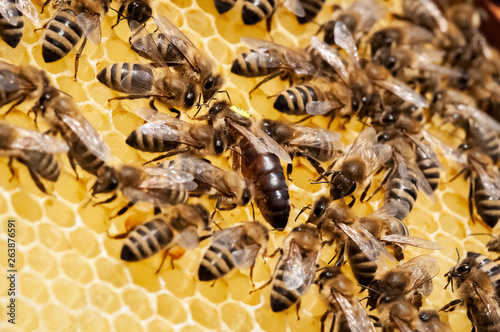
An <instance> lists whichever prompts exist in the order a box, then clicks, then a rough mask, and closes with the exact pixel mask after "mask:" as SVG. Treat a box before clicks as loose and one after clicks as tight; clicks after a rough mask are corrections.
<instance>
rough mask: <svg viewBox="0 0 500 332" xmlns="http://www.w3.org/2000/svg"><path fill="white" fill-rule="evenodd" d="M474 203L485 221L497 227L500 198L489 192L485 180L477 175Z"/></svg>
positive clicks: (499, 215)
mask: <svg viewBox="0 0 500 332" xmlns="http://www.w3.org/2000/svg"><path fill="white" fill-rule="evenodd" d="M470 181H474V192H473V193H472V194H473V195H474V197H473V198H474V203H475V205H476V210H477V213H478V214H479V216H480V217H481V218H482V219H483V221H484V222H485V223H486V224H487V225H488V226H490V227H492V228H493V227H495V225H496V224H497V222H498V219H500V200H499V199H498V198H495V197H492V196H491V195H490V194H488V191H487V190H485V189H484V185H483V182H482V181H481V178H480V177H479V176H475V177H474V180H472V179H471V180H470Z"/></svg>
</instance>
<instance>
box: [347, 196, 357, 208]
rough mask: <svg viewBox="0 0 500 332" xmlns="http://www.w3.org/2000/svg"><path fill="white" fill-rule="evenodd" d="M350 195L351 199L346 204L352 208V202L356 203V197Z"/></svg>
mask: <svg viewBox="0 0 500 332" xmlns="http://www.w3.org/2000/svg"><path fill="white" fill-rule="evenodd" d="M351 197H352V201H351V202H350V203H349V204H347V206H348V207H350V208H352V207H353V205H354V203H356V197H354V196H353V195H351Z"/></svg>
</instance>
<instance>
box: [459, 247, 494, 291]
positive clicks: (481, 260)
mask: <svg viewBox="0 0 500 332" xmlns="http://www.w3.org/2000/svg"><path fill="white" fill-rule="evenodd" d="M467 258H473V259H474V260H475V261H476V262H477V263H478V265H477V268H478V269H480V270H481V271H483V272H484V273H486V275H487V276H488V278H489V279H490V281H491V284H492V285H493V287H494V288H495V290H496V293H497V295H498V296H500V266H498V265H497V264H495V263H494V262H492V261H491V260H490V259H489V258H488V257H486V256H484V255H481V254H478V253H475V252H470V251H469V252H467Z"/></svg>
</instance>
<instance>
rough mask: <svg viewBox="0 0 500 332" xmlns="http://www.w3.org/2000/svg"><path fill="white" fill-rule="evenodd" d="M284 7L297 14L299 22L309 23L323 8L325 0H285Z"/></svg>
mask: <svg viewBox="0 0 500 332" xmlns="http://www.w3.org/2000/svg"><path fill="white" fill-rule="evenodd" d="M284 4H285V7H286V8H287V9H288V10H290V11H291V12H293V13H295V16H297V21H298V22H299V24H304V23H309V22H311V21H312V20H314V18H315V17H316V16H318V14H319V12H320V11H321V9H322V8H323V5H324V4H325V0H287V1H285V3H284Z"/></svg>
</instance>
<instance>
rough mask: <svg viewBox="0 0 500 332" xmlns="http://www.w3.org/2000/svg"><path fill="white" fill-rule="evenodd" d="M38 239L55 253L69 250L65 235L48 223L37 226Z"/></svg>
mask: <svg viewBox="0 0 500 332" xmlns="http://www.w3.org/2000/svg"><path fill="white" fill-rule="evenodd" d="M38 238H39V239H40V242H41V243H42V244H44V245H45V246H46V247H47V248H50V249H52V250H55V251H67V250H68V249H70V248H71V246H70V243H69V241H68V239H67V238H66V234H65V233H64V232H63V231H62V229H60V228H57V227H54V225H52V224H49V223H43V224H40V225H38Z"/></svg>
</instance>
